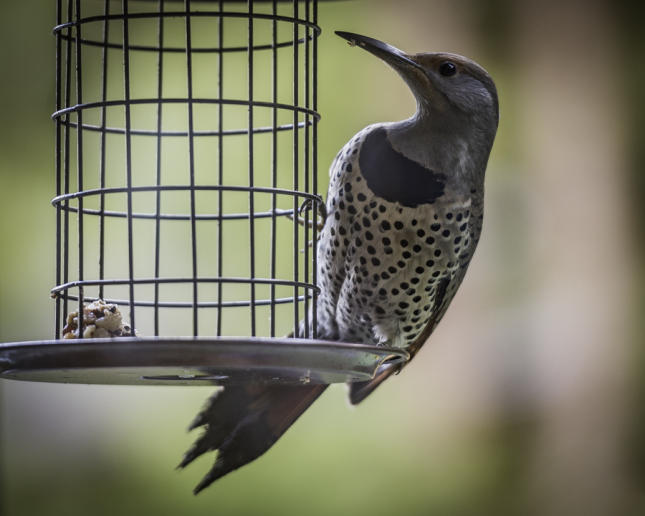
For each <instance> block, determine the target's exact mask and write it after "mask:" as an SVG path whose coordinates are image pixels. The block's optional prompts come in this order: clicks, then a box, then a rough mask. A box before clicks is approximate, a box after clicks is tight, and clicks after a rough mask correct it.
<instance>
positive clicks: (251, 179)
mask: <svg viewBox="0 0 645 516" xmlns="http://www.w3.org/2000/svg"><path fill="white" fill-rule="evenodd" d="M248 9H249V18H248V20H249V21H248V42H247V45H248V51H247V53H248V95H249V118H248V137H249V188H250V190H249V258H250V263H249V276H250V279H251V281H250V288H251V300H250V305H249V308H250V309H251V336H252V337H255V282H254V281H253V280H255V209H254V208H255V206H254V195H253V190H252V188H253V184H254V177H253V174H254V170H253V0H248Z"/></svg>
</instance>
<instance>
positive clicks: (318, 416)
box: [0, 0, 645, 515]
mask: <svg viewBox="0 0 645 516" xmlns="http://www.w3.org/2000/svg"><path fill="white" fill-rule="evenodd" d="M643 11H644V9H643V7H642V4H637V3H634V4H632V3H630V2H621V3H616V2H610V1H604V2H603V1H593V0H592V1H582V0H580V1H575V0H569V1H563V2H551V1H549V2H538V1H529V0H523V1H517V2H511V1H510V0H495V1H490V2H479V1H476V0H458V1H447V0H437V1H412V0H405V1H398V2H387V1H379V0H370V1H367V0H355V1H346V2H330V3H325V2H321V5H320V19H319V23H320V25H321V26H322V29H323V35H322V36H321V39H320V55H319V57H320V85H319V86H320V89H319V91H320V111H321V112H322V114H323V119H322V121H321V123H320V151H319V163H320V170H321V173H320V176H321V184H320V189H321V191H323V192H324V191H325V188H326V182H325V181H326V174H325V170H326V168H327V166H328V164H329V163H330V162H331V160H332V159H333V156H334V155H335V153H336V151H337V150H338V149H339V148H340V146H341V145H342V144H344V143H345V141H347V139H349V138H350V137H351V136H352V135H353V134H354V133H356V132H357V131H358V130H359V129H361V128H362V127H364V126H365V125H367V124H369V123H372V122H377V121H382V120H396V119H401V118H403V117H406V116H408V115H409V114H410V113H411V112H412V110H413V108H414V104H413V101H412V98H411V96H410V94H409V93H408V92H407V91H406V88H405V86H404V85H403V84H402V82H401V81H400V79H399V78H398V77H397V76H396V75H395V74H394V73H393V72H392V71H391V70H389V69H388V68H387V67H385V66H384V65H383V64H382V63H380V62H378V60H376V59H375V58H373V57H372V56H370V55H368V54H366V53H365V52H361V51H359V50H358V49H349V48H348V47H347V45H346V43H345V42H344V41H342V40H340V39H339V38H337V37H335V36H334V35H333V31H334V30H338V29H341V30H349V31H353V32H357V33H361V34H366V35H370V36H373V37H377V38H380V39H383V40H385V41H387V42H390V43H392V44H394V45H396V46H398V47H399V48H402V49H405V50H408V51H412V52H417V51H429V50H446V51H452V52H457V53H461V54H464V55H467V56H469V57H472V58H474V59H475V60H477V61H478V62H480V63H481V64H482V65H483V66H485V67H486V68H487V69H488V70H489V72H490V73H491V75H492V76H493V77H494V78H495V80H496V83H497V86H498V90H499V97H500V105H501V124H500V129H499V133H498V137H497V141H496V144H495V147H494V149H493V153H492V156H491V161H490V165H489V169H488V175H487V193H486V202H487V207H486V212H487V213H486V220H485V225H484V233H483V235H482V240H481V243H480V247H479V250H478V252H477V254H476V255H475V258H474V261H473V263H472V265H471V269H470V272H469V274H468V276H467V278H466V280H465V282H464V285H463V287H462V288H461V290H460V292H459V293H458V295H457V297H456V298H455V300H454V302H453V304H452V307H451V308H450V310H449V311H448V313H447V315H446V317H445V318H444V320H443V321H442V323H441V325H440V326H439V328H438V329H437V331H436V332H435V333H434V335H433V337H432V339H431V340H432V342H431V343H430V344H428V345H427V346H426V347H425V348H424V350H423V352H421V353H420V355H419V356H418V357H417V358H416V359H415V361H414V363H412V364H411V365H410V366H409V367H408V368H407V369H406V370H405V374H403V375H400V376H398V377H396V378H393V379H391V380H390V381H388V382H387V384H385V385H384V386H383V387H381V388H380V389H379V392H378V393H377V394H375V395H374V396H372V397H370V398H369V399H368V401H366V402H365V403H364V404H362V405H360V406H359V407H357V408H349V407H348V404H347V402H346V401H345V388H344V387H343V386H335V387H333V388H331V389H329V390H328V391H327V393H326V394H325V395H324V396H323V397H322V399H321V400H319V401H318V402H317V403H316V404H315V405H314V406H313V407H312V408H311V409H310V410H309V411H308V412H307V413H306V414H305V415H304V416H303V417H302V419H301V420H300V421H299V422H298V423H297V425H295V427H294V428H293V429H292V430H291V431H290V432H289V433H288V434H287V435H286V436H285V437H284V438H283V439H282V440H281V441H280V442H279V443H278V444H277V445H276V446H275V447H274V448H272V449H271V450H270V451H269V452H268V453H267V454H266V455H265V456H264V457H262V458H261V459H260V460H258V461H257V462H256V463H254V464H252V465H250V466H248V467H245V468H244V469H242V470H240V471H238V472H235V473H233V474H231V475H230V476H228V477H226V478H224V479H223V480H221V481H220V482H218V483H217V484H216V485H215V486H213V487H212V488H210V489H208V490H206V491H205V492H204V493H203V494H201V495H200V496H199V497H196V498H195V497H193V496H192V494H191V489H192V487H193V486H194V485H195V484H196V483H197V481H198V480H199V478H201V476H202V475H203V474H204V473H205V471H206V470H207V469H208V468H209V467H210V464H211V461H212V460H213V457H212V456H209V457H205V458H202V459H200V460H199V461H197V463H196V464H195V465H193V466H191V467H190V468H189V469H188V470H186V471H184V472H177V471H175V470H173V467H174V466H175V464H177V462H178V461H179V459H180V457H181V454H182V452H183V451H184V450H185V449H186V448H187V446H188V445H189V444H190V443H191V442H192V439H193V437H194V436H191V435H188V434H187V433H186V432H185V428H186V426H187V424H188V422H189V421H190V420H191V418H192V416H193V415H194V413H195V412H196V411H197V410H198V409H199V408H200V406H201V404H202V403H203V401H204V400H205V398H206V397H207V396H208V395H209V394H210V392H211V391H210V389H207V388H190V389H188V388H144V387H142V388H126V387H109V388H107V387H99V386H66V385H49V384H30V383H17V382H8V381H2V382H0V418H1V419H0V475H1V476H0V513H1V514H3V515H4V514H7V515H41V514H52V515H59V514H60V515H75V514H93V515H113V514H187V515H188V514H204V513H214V512H216V513H217V514H225V515H229V514H230V515H243V514H284V515H287V514H303V513H305V514H310V515H323V514H356V515H360V514H370V515H381V514H382V515H389V514H393V513H397V512H398V513H405V514H424V515H425V514H439V515H515V514H518V515H531V514H535V515H565V514H566V515H574V514H575V515H577V514H585V515H596V514H597V515H609V514H612V515H613V514H625V515H632V514H633V515H637V514H643V513H645V492H644V482H645V446H644V445H643V442H644V441H645V439H644V434H645V409H644V408H643V407H645V403H644V400H643V393H645V360H644V359H645V354H644V353H643V346H642V342H643V336H644V335H645V331H644V329H645V325H644V324H643V317H642V313H643V308H645V297H644V296H643V294H642V292H643V283H644V282H643V278H644V276H643V272H644V269H643V263H645V262H644V261H643V259H642V254H643V251H644V249H643V246H642V244H641V241H642V236H643V233H644V231H643V214H644V209H643V203H642V198H643V194H644V193H645V180H643V174H642V171H643V170H644V169H645V146H643V144H642V142H643V137H644V136H645V132H644V130H643V127H645V109H644V100H643V94H642V92H643V91H644V90H645V67H644V66H643V62H644V59H643V58H644V56H645V52H644V50H645V39H644V38H643V36H642V35H641V33H642V27H641V26H640V23H641V22H642V20H643V19H645V12H643ZM0 14H1V16H2V19H3V20H4V22H5V23H4V24H3V30H2V31H0V64H1V65H2V80H1V81H0V113H1V115H0V116H1V117H2V124H0V192H1V193H2V197H1V200H0V237H1V242H2V244H1V249H2V252H1V253H0V267H1V269H0V270H1V271H2V273H1V275H0V341H1V342H7V341H18V340H33V339H44V338H50V337H51V335H52V331H53V304H52V301H51V300H50V299H49V295H48V292H49V289H50V288H51V286H52V285H53V283H54V263H53V250H54V237H55V224H54V223H55V219H54V210H53V208H52V207H51V206H50V204H49V201H50V199H51V198H52V197H53V195H54V191H55V185H54V155H53V148H54V126H53V123H52V122H51V121H50V120H49V116H50V114H51V113H52V112H53V110H54V64H55V63H54V55H55V54H54V37H53V36H52V35H51V28H52V26H53V25H54V23H55V5H54V2H39V3H38V5H37V6H36V5H34V4H33V3H28V2H15V1H14V2H2V3H1V4H0Z"/></svg>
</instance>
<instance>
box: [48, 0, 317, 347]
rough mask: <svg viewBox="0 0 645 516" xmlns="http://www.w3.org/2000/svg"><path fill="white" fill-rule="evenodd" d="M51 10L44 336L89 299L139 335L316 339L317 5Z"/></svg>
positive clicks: (65, 6)
mask: <svg viewBox="0 0 645 516" xmlns="http://www.w3.org/2000/svg"><path fill="white" fill-rule="evenodd" d="M57 16H58V18H57V26H56V27H55V29H54V34H55V36H56V57H57V66H56V79H57V89H56V112H55V113H54V114H53V119H54V120H55V122H56V197H55V198H54V199H53V201H52V202H53V205H54V206H55V208H56V233H57V239H56V286H55V287H54V288H53V289H52V294H53V296H54V297H55V312H56V313H55V317H56V329H55V338H60V335H61V328H62V325H64V321H65V319H66V317H67V314H68V313H69V312H71V311H79V313H80V314H81V316H82V309H81V308H82V306H83V303H87V302H90V301H93V300H95V299H99V298H100V299H104V300H105V301H107V302H111V303H116V304H118V305H121V306H122V307H124V308H123V309H122V311H123V312H124V315H125V317H126V318H128V317H129V321H130V324H131V326H132V327H133V328H136V330H137V331H138V332H139V334H140V335H147V336H152V335H155V336H157V335H186V336H189V335H192V336H200V335H201V336H205V335H209V336H212V335H216V336H220V335H241V336H270V337H273V336H276V335H284V334H286V333H288V332H289V331H292V330H296V333H297V327H298V323H299V321H300V320H301V319H304V320H305V324H304V328H305V334H304V335H301V336H302V337H311V338H315V337H316V321H315V314H316V310H315V305H316V296H317V293H318V290H317V286H316V284H317V278H316V250H315V242H316V224H315V219H316V216H315V214H316V213H317V210H318V209H319V208H320V206H321V203H322V200H321V198H320V196H319V195H318V193H317V190H316V188H317V187H316V185H317V164H316V163H317V160H316V154H317V149H316V140H317V121H318V119H319V115H318V113H317V90H316V82H317V37H318V35H319V34H320V29H319V27H318V26H317V2H316V0H306V1H296V0H294V1H290V2H277V1H275V0H274V1H272V2H271V1H269V2H257V1H256V2H253V1H248V2H246V3H244V2H229V1H224V0H220V1H210V2H206V1H196V0H192V1H191V0H186V1H185V2H183V3H182V2H177V1H172V0H165V1H164V0H159V1H144V0H138V1H134V0H132V1H128V0H122V1H109V0H104V1H99V0H83V1H81V0H68V1H66V2H65V1H63V0H58V14H57ZM305 201H309V202H308V203H305ZM303 203H304V206H305V208H304V209H303V210H301V217H302V218H303V219H304V221H305V224H298V223H297V222H296V221H294V220H293V219H294V215H295V216H296V217H297V215H298V210H299V208H301V207H302V206H303ZM309 242H313V244H311V245H308V243H309ZM312 306H313V307H314V309H313V310H310V309H311V308H312ZM310 313H311V314H312V315H311V317H313V318H314V320H313V321H309V320H308V318H309V317H310V315H309V314H310ZM310 323H311V324H310ZM310 328H311V329H310Z"/></svg>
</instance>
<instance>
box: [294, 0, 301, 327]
mask: <svg viewBox="0 0 645 516" xmlns="http://www.w3.org/2000/svg"><path fill="white" fill-rule="evenodd" d="M298 1H299V0H293V18H294V19H296V20H297V19H298ZM298 30H299V26H298V24H297V23H295V22H294V24H293V190H296V191H297V190H298V187H299V181H298V173H299V160H300V157H299V152H298V147H299V141H298V110H297V109H296V108H297V107H298V99H299V98H300V93H299V88H298V79H299V75H300V72H299V67H298V64H299V63H298V60H299V53H298ZM298 201H299V197H298V194H295V195H294V196H293V281H294V282H296V283H297V282H298V281H299V267H298V265H299V264H298V260H299V258H300V257H299V247H300V246H299V244H298ZM299 319H300V317H299V311H298V286H297V285H296V284H294V286H293V334H294V336H296V337H298V336H299V335H298V324H299Z"/></svg>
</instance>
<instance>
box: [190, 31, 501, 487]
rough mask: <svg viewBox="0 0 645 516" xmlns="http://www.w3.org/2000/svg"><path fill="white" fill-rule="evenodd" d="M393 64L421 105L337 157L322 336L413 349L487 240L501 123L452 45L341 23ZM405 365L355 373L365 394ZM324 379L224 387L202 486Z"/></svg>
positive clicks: (256, 447)
mask: <svg viewBox="0 0 645 516" xmlns="http://www.w3.org/2000/svg"><path fill="white" fill-rule="evenodd" d="M336 34H338V35H339V36H340V37H342V38H345V39H346V40H348V41H349V42H350V44H351V45H357V46H359V47H361V48H363V49H365V50H367V51H368V52H370V53H372V54H374V55H375V56H377V57H379V58H380V59H382V60H383V61H385V62H386V63H387V64H388V65H389V66H391V67H392V68H393V69H394V70H395V71H396V72H397V73H398V74H399V75H400V76H401V78H402V79H403V80H404V81H405V82H406V83H407V85H408V86H409V88H410V90H411V91H412V93H413V95H414V97H415V99H416V103H417V109H416V112H415V114H414V115H413V116H412V117H411V118H409V119H407V120H403V121H400V122H393V123H379V124H374V125H370V126H368V127H366V128H365V129H363V130H362V131H360V132H359V133H358V134H356V135H355V136H354V137H353V138H352V139H351V140H350V141H349V142H348V143H347V144H346V145H345V146H344V147H343V148H342V149H341V150H340V152H339V153H338V155H337V156H336V158H335V160H334V162H333V163H332V165H331V168H330V171H329V175H330V183H329V190H328V195H327V202H326V208H327V210H326V211H327V216H326V219H325V223H324V226H323V228H322V230H321V233H320V240H319V244H318V264H319V270H318V277H319V279H320V288H321V294H320V297H319V301H318V313H317V316H318V335H319V336H320V338H322V339H329V340H339V341H344V342H360V343H364V344H376V345H387V346H395V347H401V348H404V349H406V350H407V351H408V352H409V353H410V355H411V357H414V355H415V354H416V353H417V351H418V350H419V349H420V348H421V346H422V345H423V344H424V342H425V341H426V340H427V339H428V337H429V336H430V334H431V333H432V331H433V330H434V328H435V327H436V325H437V323H438V322H439V320H440V319H441V317H442V316H443V314H444V313H445V311H446V309H447V307H448V305H449V303H450V301H451V300H452V298H453V296H454V295H455V292H456V291H457V288H458V287H459V285H460V284H461V281H462V279H463V278H464V275H465V273H466V269H467V267H468V264H469V263H470V260H471V258H472V256H473V252H474V251H475V247H476V245H477V242H478V240H479V236H480V232H481V228H482V218H483V202H484V173H485V170H486V165H487V162H488V157H489V154H490V151H491V147H492V145H493V140H494V138H495V133H496V131H497V125H498V119H499V109H498V100H497V91H496V88H495V84H494V83H493V80H492V79H491V78H490V76H489V75H488V73H487V72H486V71H485V70H484V69H483V68H482V67H481V66H479V65H478V64H476V63H475V62H473V61H471V60H470V59H467V58H465V57H462V56H459V55H456V54H449V53H421V54H415V55H408V54H405V53H404V52H402V51H401V50H399V49H397V48H395V47H392V46H390V45H388V44H386V43H383V42H381V41H378V40H375V39H372V38H369V37H366V36H360V35H358V34H352V33H348V32H337V33H336ZM400 367H401V366H392V365H387V364H386V365H384V366H382V367H381V368H380V369H379V370H378V371H377V373H376V376H375V377H374V378H373V379H372V380H371V381H367V382H360V383H353V384H350V394H349V397H350V401H351V403H353V404H356V403H359V402H361V401H362V400H363V399H365V397H367V396H368V395H369V394H370V393H371V392H372V391H373V390H374V389H375V388H376V387H378V385H380V384H381V382H382V381H383V380H385V379H386V378H387V377H389V376H390V375H391V374H392V373H394V372H397V371H398V370H399V369H400ZM326 387H327V386H326V385H310V386H287V385H274V386H273V385H271V386H267V385H248V386H232V387H226V388H225V389H223V390H220V391H218V392H216V393H215V395H214V396H213V397H212V398H211V400H210V401H209V404H208V405H207V407H206V408H205V409H204V410H203V411H202V412H201V413H200V414H199V415H198V416H197V418H196V419H195V421H194V422H193V423H192V425H191V427H190V428H191V429H192V428H196V427H198V426H205V427H206V429H205V432H204V433H203V434H202V436H201V437H200V438H199V439H198V440H197V442H196V443H195V444H194V445H193V447H192V448H191V449H190V450H189V451H188V452H187V453H186V455H185V456H184V459H183V461H182V462H181V464H180V467H184V466H186V465H187V464H189V463H190V462H192V461H193V460H194V459H195V458H196V457H198V456H199V455H201V454H202V453H204V452H206V451H209V450H218V455H217V460H216V462H215V464H214V466H213V468H212V469H211V470H210V472H209V473H208V474H207V475H206V477H205V478H204V479H203V480H202V482H201V483H200V484H199V485H198V486H197V487H196V489H195V492H196V493H197V492H199V491H200V490H201V489H203V488H204V487H206V486H208V485H209V484H211V483H212V482H214V481H215V480H216V479H218V478H220V477H222V476H223V475H225V474H227V473H229V472H230V471H232V470H234V469H237V468H239V467H240V466H243V465H244V464H247V463H248V462H250V461H252V460H254V459H255V458H257V457H259V456H260V455H261V454H263V453H264V452H265V451H266V450H268V449H269V448H270V447H271V446H272V445H273V444H274V443H275V442H276V441H277V440H278V439H279V438H280V437H281V436H282V434H283V433H284V432H285V431H286V430H287V429H288V428H289V427H290V426H291V425H292V424H293V422H294V421H295V420H296V419H297V418H298V417H299V416H300V415H301V414H302V413H303V412H304V411H305V410H306V409H307V408H308V407H309V406H310V405H311V403H313V402H314V401H315V400H316V398H318V396H319V395H320V394H321V393H322V392H323V391H324V389H325V388H326Z"/></svg>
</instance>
